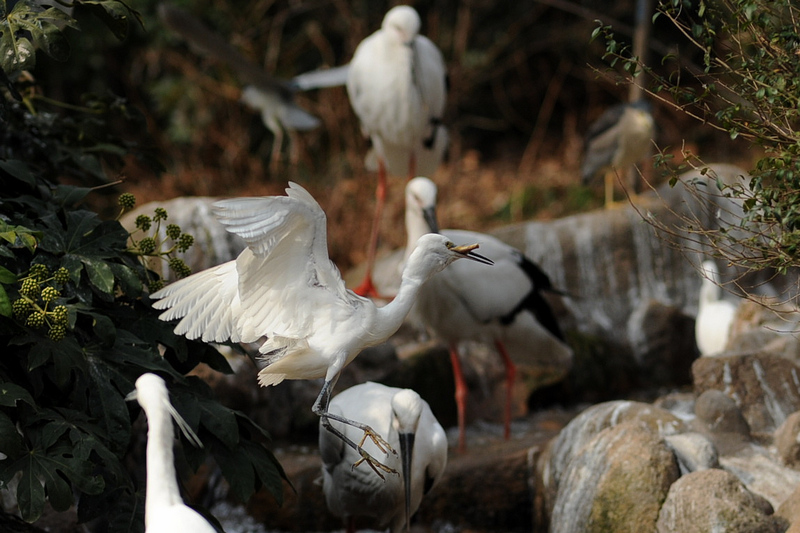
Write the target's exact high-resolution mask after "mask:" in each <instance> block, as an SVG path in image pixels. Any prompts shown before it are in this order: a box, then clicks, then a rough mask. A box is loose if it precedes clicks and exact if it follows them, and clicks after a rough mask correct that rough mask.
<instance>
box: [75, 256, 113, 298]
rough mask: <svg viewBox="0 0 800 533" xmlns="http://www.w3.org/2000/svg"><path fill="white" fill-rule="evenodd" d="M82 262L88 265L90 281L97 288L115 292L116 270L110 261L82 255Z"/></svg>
mask: <svg viewBox="0 0 800 533" xmlns="http://www.w3.org/2000/svg"><path fill="white" fill-rule="evenodd" d="M81 262H82V263H83V266H84V267H86V273H87V274H88V275H89V281H90V282H91V284H92V285H94V286H95V288H97V289H98V290H99V291H101V292H104V293H106V294H113V293H114V272H113V271H112V270H111V267H110V266H109V265H108V263H106V262H105V261H102V260H95V259H92V258H88V257H82V258H81Z"/></svg>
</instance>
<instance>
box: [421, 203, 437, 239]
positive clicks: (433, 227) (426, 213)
mask: <svg viewBox="0 0 800 533" xmlns="http://www.w3.org/2000/svg"><path fill="white" fill-rule="evenodd" d="M422 216H423V218H425V222H427V224H428V228H429V229H430V233H439V221H438V220H436V208H435V207H426V208H425V209H423V210H422Z"/></svg>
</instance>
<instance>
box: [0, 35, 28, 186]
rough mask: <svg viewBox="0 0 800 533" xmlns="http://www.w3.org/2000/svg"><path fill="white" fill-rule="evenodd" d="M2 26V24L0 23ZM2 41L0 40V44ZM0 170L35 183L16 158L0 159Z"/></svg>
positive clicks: (26, 181)
mask: <svg viewBox="0 0 800 533" xmlns="http://www.w3.org/2000/svg"><path fill="white" fill-rule="evenodd" d="M0 28H2V25H0ZM1 44H2V43H1V42H0V45H1ZM0 170H3V171H5V172H7V173H8V174H9V175H10V176H11V177H14V178H17V179H18V180H20V181H23V182H25V183H27V184H28V185H31V186H33V185H36V177H35V176H34V175H33V174H32V173H31V169H30V168H29V167H28V165H27V164H25V163H24V162H23V161H20V160H18V159H9V160H7V161H2V160H0Z"/></svg>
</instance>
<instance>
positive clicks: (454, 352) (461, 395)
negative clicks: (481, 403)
mask: <svg viewBox="0 0 800 533" xmlns="http://www.w3.org/2000/svg"><path fill="white" fill-rule="evenodd" d="M450 364H452V365H453V378H454V380H455V383H456V409H457V411H458V451H459V453H464V452H466V451H467V436H466V423H465V412H466V402H467V384H466V383H465V382H464V373H463V372H462V371H461V359H459V357H458V345H457V344H456V343H451V344H450Z"/></svg>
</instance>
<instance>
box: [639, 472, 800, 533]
mask: <svg viewBox="0 0 800 533" xmlns="http://www.w3.org/2000/svg"><path fill="white" fill-rule="evenodd" d="M786 526H787V524H786V522H785V521H784V520H782V519H780V518H778V517H775V516H773V510H772V506H771V505H770V504H769V502H767V501H766V500H764V499H763V498H761V497H759V496H756V495H754V494H752V493H751V492H749V491H748V490H747V489H746V488H745V487H744V486H743V485H742V483H741V482H740V481H739V480H738V479H737V478H736V477H735V476H734V475H733V474H730V473H728V472H725V471H723V470H718V469H708V470H700V471H697V472H692V473H690V474H687V475H685V476H682V477H681V478H680V479H679V480H677V481H676V482H675V483H673V484H672V486H671V487H670V489H669V493H668V494H667V498H666V500H665V501H664V504H663V506H662V507H661V511H660V512H659V514H658V521H657V522H656V531H657V532H658V533H678V532H680V533H708V532H709V531H725V532H726V533H780V532H783V531H785V529H786ZM643 531H644V530H643Z"/></svg>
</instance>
